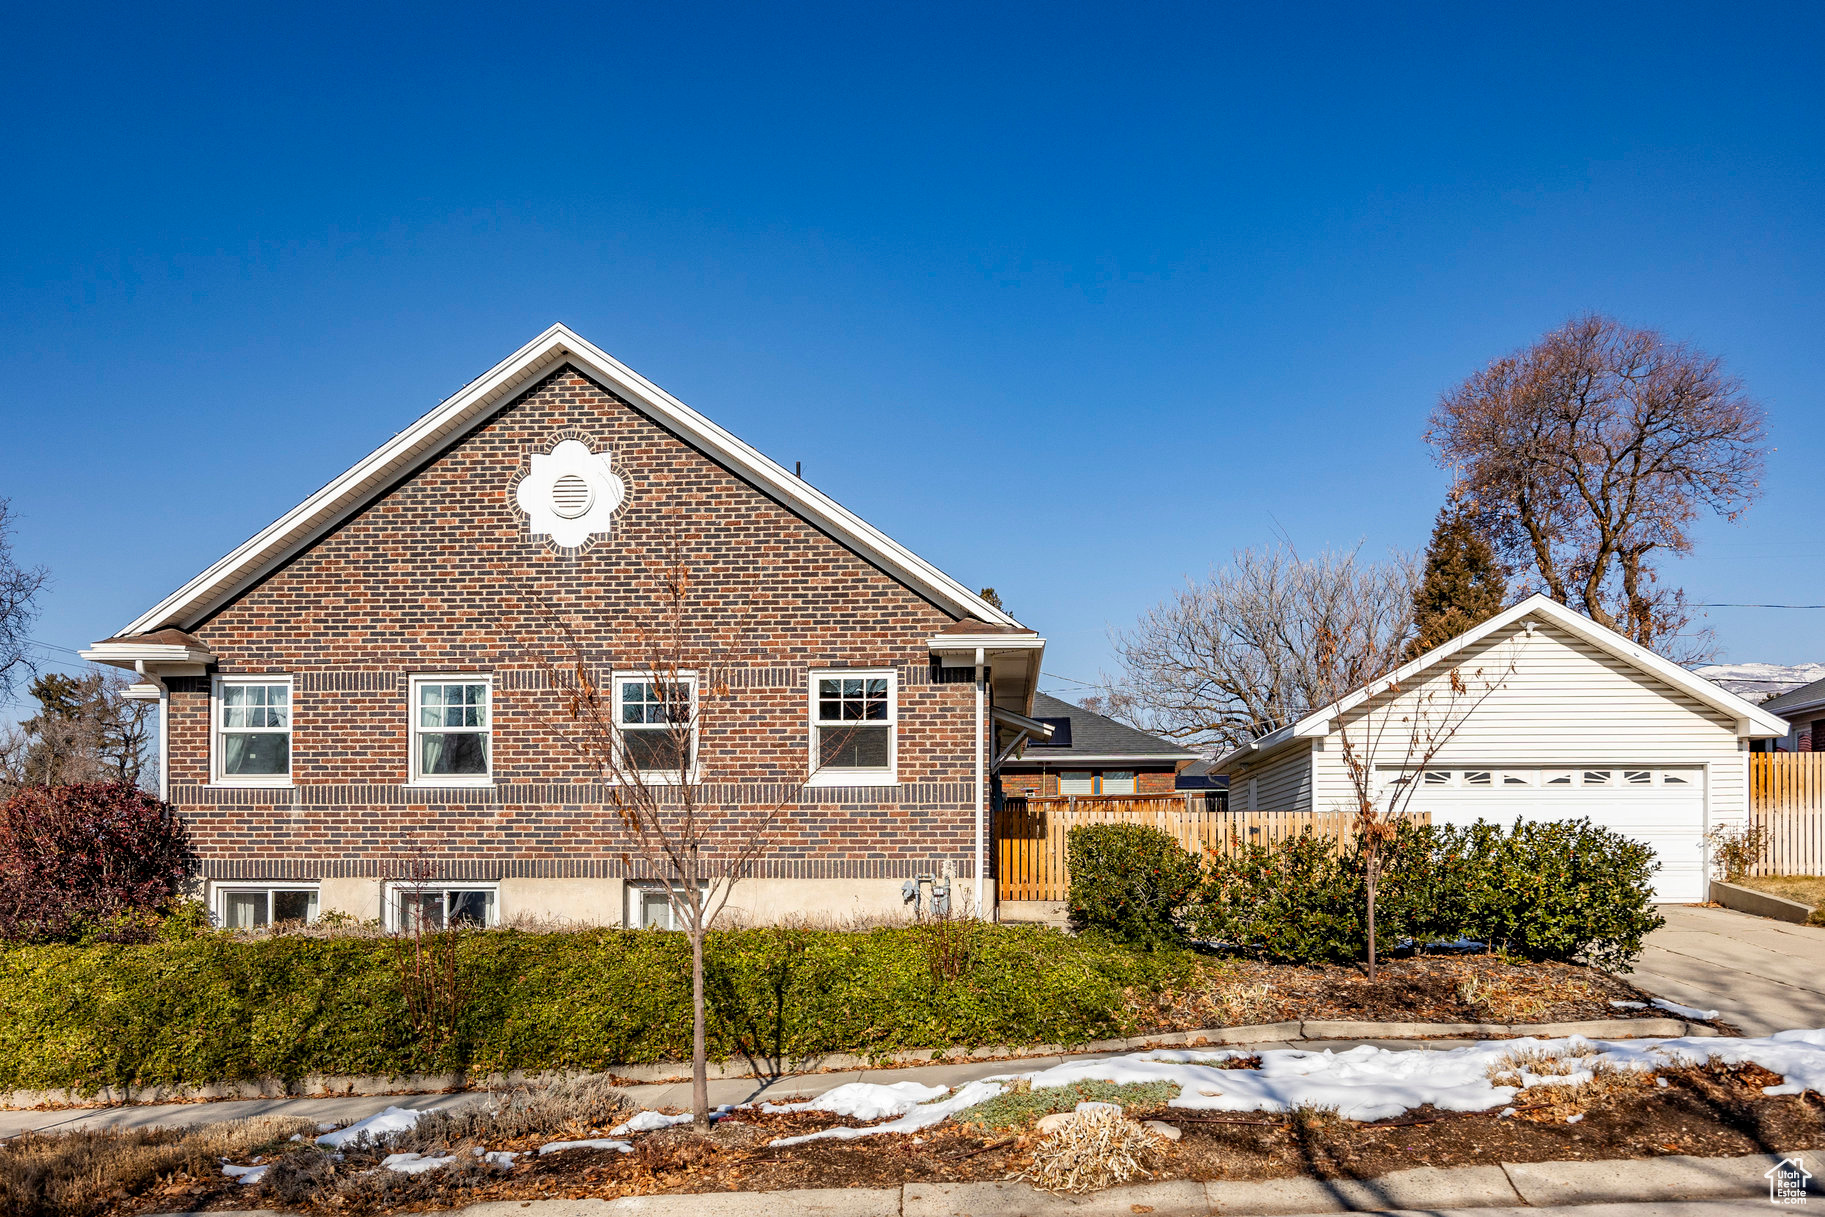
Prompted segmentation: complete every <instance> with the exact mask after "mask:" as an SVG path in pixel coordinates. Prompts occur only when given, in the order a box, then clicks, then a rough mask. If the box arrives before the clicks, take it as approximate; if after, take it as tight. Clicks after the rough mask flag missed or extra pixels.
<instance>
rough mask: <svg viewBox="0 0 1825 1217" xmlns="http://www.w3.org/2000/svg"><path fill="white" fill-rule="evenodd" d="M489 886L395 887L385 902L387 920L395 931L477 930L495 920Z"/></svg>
mask: <svg viewBox="0 0 1825 1217" xmlns="http://www.w3.org/2000/svg"><path fill="white" fill-rule="evenodd" d="M496 908H497V900H496V892H495V889H494V888H493V887H492V886H489V887H480V886H452V887H444V886H441V885H439V886H430V885H420V884H413V883H400V884H395V885H394V886H393V889H392V891H391V893H390V899H388V901H387V914H388V918H387V919H388V921H389V922H390V923H391V928H393V929H395V930H414V929H424V930H445V929H455V928H457V927H459V926H468V927H475V928H480V927H482V926H490V925H493V924H495V922H496V921H497V920H498V917H497V914H496Z"/></svg>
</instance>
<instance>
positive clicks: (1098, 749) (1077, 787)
mask: <svg viewBox="0 0 1825 1217" xmlns="http://www.w3.org/2000/svg"><path fill="white" fill-rule="evenodd" d="M1032 717H1033V718H1034V719H1036V720H1038V721H1039V722H1041V723H1044V724H1046V725H1047V726H1049V727H1051V728H1052V734H1051V736H1050V737H1049V738H1046V739H1030V740H1028V741H1027V743H1026V747H1025V750H1024V751H1023V752H1021V754H1020V755H1019V757H1018V758H1017V759H1012V758H1011V759H1009V760H1007V761H1004V762H1003V763H1002V765H1001V769H1000V775H1001V789H1002V792H1003V793H1004V794H1008V795H1072V794H1078V795H1122V794H1172V793H1173V792H1174V790H1175V789H1176V788H1177V778H1178V772H1179V770H1181V769H1183V768H1185V767H1186V766H1187V765H1190V764H1191V763H1192V762H1194V761H1196V760H1197V759H1198V756H1197V754H1196V753H1195V752H1190V751H1188V750H1187V749H1185V748H1183V747H1181V746H1180V745H1178V744H1175V743H1173V742H1172V741H1171V740H1165V739H1161V738H1160V737H1159V736H1157V735H1149V734H1147V732H1145V731H1139V730H1136V729H1135V728H1133V727H1130V726H1128V725H1127V724H1126V723H1119V722H1116V721H1115V720H1114V719H1112V718H1108V717H1105V716H1104V715H1101V714H1097V713H1095V712H1093V711H1090V710H1086V709H1084V708H1083V707H1082V706H1078V705H1073V704H1072V703H1070V702H1068V701H1064V700H1062V699H1060V698H1056V697H1052V696H1050V695H1048V694H1045V693H1035V694H1034V695H1033V704H1032Z"/></svg>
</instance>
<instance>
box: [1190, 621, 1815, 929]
mask: <svg viewBox="0 0 1825 1217" xmlns="http://www.w3.org/2000/svg"><path fill="white" fill-rule="evenodd" d="M1454 673H1455V674H1456V676H1457V679H1458V681H1459V682H1460V684H1459V689H1460V691H1458V692H1454V691H1453V685H1452V680H1453V674H1454ZM1461 690H1467V691H1461ZM1415 724H1418V726H1417V727H1416V726H1415ZM1416 731H1419V732H1428V731H1430V732H1432V733H1434V734H1435V736H1436V735H1443V736H1445V737H1446V738H1445V740H1444V742H1443V744H1442V745H1441V746H1439V747H1438V748H1437V749H1436V751H1434V752H1433V755H1432V756H1431V758H1430V760H1429V762H1428V763H1426V764H1425V766H1424V768H1423V769H1421V768H1418V767H1417V766H1416V764H1415V761H1416V754H1415V751H1414V750H1413V749H1412V748H1411V746H1410V745H1411V741H1412V740H1413V738H1414V735H1415V733H1416ZM1786 733H1787V724H1786V723H1785V722H1784V721H1782V720H1781V719H1779V718H1777V717H1775V716H1774V715H1772V714H1769V713H1768V712H1767V711H1765V710H1761V709H1759V708H1757V707H1755V706H1753V705H1751V704H1750V703H1748V702H1746V701H1744V700H1743V699H1742V698H1740V697H1737V696H1736V695H1735V694H1733V693H1730V692H1728V691H1726V690H1724V689H1721V688H1719V687H1718V686H1716V685H1714V684H1712V683H1711V682H1710V681H1708V680H1705V679H1703V678H1702V677H1698V676H1694V675H1693V674H1692V673H1690V672H1688V671H1686V670H1685V669H1684V668H1681V667H1679V666H1678V665H1677V664H1674V663H1671V662H1669V661H1667V660H1665V659H1662V658H1661V657H1660V656H1658V655H1655V654H1653V653H1651V652H1649V651H1647V650H1645V649H1643V648H1641V647H1639V646H1637V645H1635V644H1634V643H1632V642H1630V641H1629V640H1628V639H1626V638H1624V637H1622V636H1621V635H1620V634H1617V633H1615V632H1614V631H1612V630H1608V629H1605V628H1604V627H1602V626H1600V625H1598V624H1597V623H1596V622H1594V621H1591V620H1590V619H1589V618H1587V617H1584V616H1582V615H1580V614H1578V613H1575V612H1573V611H1572V610H1570V609H1568V608H1566V607H1565V606H1564V605H1562V604H1559V603H1558V602H1556V601H1553V600H1549V599H1547V598H1546V597H1544V596H1532V597H1529V598H1528V599H1526V600H1523V601H1522V602H1521V603H1519V604H1517V605H1515V606H1514V607H1512V608H1510V609H1507V610H1505V611H1503V612H1502V613H1500V614H1498V615H1497V616H1495V617H1493V618H1491V619H1490V620H1488V621H1486V622H1484V623H1483V624H1482V625H1480V626H1478V627H1476V628H1475V629H1473V630H1471V631H1469V632H1468V633H1466V634H1464V635H1462V636H1460V637H1458V638H1455V639H1453V640H1452V641H1451V642H1448V643H1446V644H1445V645H1444V646H1441V647H1438V648H1437V649H1435V650H1432V651H1429V652H1427V653H1426V654H1425V655H1422V656H1420V657H1419V658H1418V659H1416V660H1414V661H1413V662H1411V663H1409V664H1407V665H1406V666H1404V667H1402V668H1401V669H1400V670H1399V671H1397V672H1395V673H1394V674H1393V675H1391V676H1390V677H1388V678H1386V679H1383V680H1378V681H1375V682H1373V683H1372V684H1370V685H1367V686H1365V687H1364V688H1361V689H1358V690H1356V691H1355V692H1354V693H1352V694H1350V695H1349V696H1347V697H1345V698H1343V699H1341V700H1340V701H1338V702H1336V703H1334V704H1332V705H1330V706H1326V707H1324V708H1323V709H1320V710H1316V711H1314V712H1313V713H1311V714H1308V715H1306V716H1305V717H1304V718H1301V719H1300V720H1299V721H1297V722H1294V723H1291V724H1289V725H1288V726H1285V727H1282V728H1281V729H1280V730H1278V731H1275V732H1273V733H1272V734H1271V735H1266V736H1263V737H1262V738H1261V739H1258V740H1256V741H1255V742H1254V743H1253V744H1250V745H1248V746H1246V747H1244V748H1239V749H1237V750H1235V751H1234V752H1231V753H1229V754H1228V755H1226V756H1223V757H1221V758H1219V759H1218V761H1217V762H1216V764H1215V765H1214V766H1213V767H1212V771H1213V772H1215V773H1222V774H1226V775H1227V776H1228V777H1229V791H1230V806H1231V807H1232V808H1234V809H1237V810H1244V811H1314V810H1316V811H1353V810H1354V808H1355V805H1356V804H1355V795H1354V788H1353V786H1352V784H1351V782H1350V779H1349V775H1348V769H1347V768H1346V766H1345V764H1344V759H1343V749H1342V744H1343V741H1344V740H1346V739H1347V740H1348V741H1349V744H1350V746H1351V748H1352V749H1353V750H1354V752H1355V753H1356V755H1358V756H1359V757H1365V758H1367V760H1368V763H1369V764H1370V765H1371V766H1372V767H1373V770H1374V772H1375V774H1376V776H1377V778H1378V781H1379V782H1381V783H1383V784H1384V788H1385V784H1391V783H1394V782H1412V783H1414V787H1415V788H1414V793H1413V795H1412V799H1411V802H1410V803H1409V804H1408V809H1409V810H1410V811H1412V812H1415V813H1417V812H1422V811H1423V812H1427V813H1430V815H1431V817H1432V820H1433V822H1434V823H1440V824H1470V823H1474V822H1475V821H1477V820H1479V819H1482V820H1490V821H1493V822H1495V823H1500V824H1512V823H1513V822H1514V821H1515V819H1516V818H1526V819H1545V820H1557V819H1577V818H1580V817H1583V818H1588V819H1589V820H1591V821H1592V822H1593V823H1597V824H1601V825H1604V826H1606V827H1608V828H1611V829H1614V830H1615V831H1617V832H1619V833H1622V834H1624V835H1626V836H1630V837H1634V838H1635V839H1637V840H1640V841H1644V842H1646V843H1647V844H1649V845H1651V846H1653V847H1654V850H1655V852H1656V854H1657V855H1658V857H1659V859H1660V870H1659V871H1658V872H1657V873H1656V875H1655V890H1656V894H1657V896H1658V898H1659V899H1660V900H1662V901H1665V902H1670V903H1671V902H1681V901H1699V900H1703V899H1704V898H1705V890H1706V878H1707V875H1708V873H1709V865H1708V863H1709V859H1708V858H1707V856H1706V846H1705V834H1706V833H1707V832H1708V831H1709V830H1710V829H1711V827H1712V826H1714V825H1718V824H1740V823H1742V822H1743V820H1744V819H1745V817H1746V816H1747V814H1748V799H1749V760H1748V757H1749V752H1748V748H1749V741H1750V740H1752V739H1769V738H1774V737H1776V736H1782V735H1785V734H1786ZM1426 750H1427V749H1421V750H1420V753H1421V754H1423V752H1424V751H1426Z"/></svg>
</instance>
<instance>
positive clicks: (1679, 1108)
mask: <svg viewBox="0 0 1825 1217" xmlns="http://www.w3.org/2000/svg"><path fill="white" fill-rule="evenodd" d="M1660 1076H1661V1077H1662V1078H1664V1079H1666V1081H1667V1083H1668V1085H1667V1086H1666V1087H1665V1088H1660V1087H1658V1086H1657V1085H1654V1084H1653V1083H1652V1080H1651V1079H1650V1078H1641V1079H1636V1080H1632V1081H1627V1082H1624V1083H1622V1084H1618V1085H1615V1086H1613V1087H1611V1088H1608V1089H1606V1090H1604V1091H1603V1092H1602V1093H1600V1094H1598V1095H1596V1096H1595V1097H1594V1098H1592V1097H1587V1098H1586V1099H1585V1100H1584V1101H1583V1102H1582V1103H1581V1104H1580V1105H1579V1106H1578V1108H1577V1110H1578V1111H1579V1112H1582V1114H1583V1118H1582V1119H1580V1120H1579V1121H1577V1122H1575V1123H1568V1122H1566V1120H1565V1115H1566V1114H1567V1112H1568V1111H1569V1110H1570V1109H1569V1108H1567V1107H1565V1106H1563V1102H1562V1100H1560V1099H1559V1098H1558V1096H1556V1095H1547V1096H1544V1098H1543V1099H1536V1100H1533V1101H1534V1102H1535V1105H1534V1106H1522V1107H1521V1109H1520V1114H1519V1115H1517V1116H1512V1117H1508V1118H1503V1117H1501V1116H1499V1115H1498V1114H1496V1113H1495V1112H1489V1113H1471V1114H1462V1113H1449V1112H1436V1111H1431V1110H1429V1109H1424V1108H1422V1109H1420V1110H1418V1111H1415V1112H1411V1113H1409V1114H1408V1115H1407V1116H1405V1117H1402V1118H1400V1119H1396V1120H1388V1121H1382V1122H1379V1123H1374V1124H1359V1123H1353V1122H1349V1121H1344V1120H1340V1119H1337V1118H1336V1117H1335V1116H1327V1115H1325V1114H1323V1113H1301V1114H1297V1115H1295V1116H1270V1115H1263V1114H1253V1115H1243V1114H1229V1113H1217V1112H1201V1113H1191V1112H1183V1111H1178V1110H1176V1109H1171V1108H1162V1109H1161V1110H1160V1111H1158V1112H1157V1113H1154V1114H1156V1115H1157V1116H1158V1117H1159V1118H1162V1119H1165V1120H1168V1121H1170V1122H1172V1123H1174V1124H1176V1125H1177V1126H1178V1127H1179V1128H1181V1129H1182V1130H1183V1134H1184V1135H1183V1138H1182V1139H1181V1140H1180V1141H1179V1142H1178V1143H1177V1145H1176V1146H1174V1147H1173V1148H1172V1149H1171V1151H1170V1152H1169V1153H1168V1154H1167V1156H1166V1158H1165V1159H1164V1160H1163V1161H1162V1163H1161V1164H1160V1170H1159V1171H1158V1173H1157V1175H1156V1177H1157V1178H1161V1179H1194V1180H1217V1179H1270V1178H1281V1177H1288V1176H1298V1175H1304V1176H1313V1177H1317V1178H1321V1179H1343V1178H1369V1177H1373V1176H1376V1175H1381V1174H1385V1173H1388V1172H1390V1171H1397V1170H1405V1169H1408V1168H1411V1167H1416V1166H1435V1167H1451V1166H1467V1165H1484V1164H1488V1163H1491V1162H1498V1161H1507V1162H1541V1161H1564V1160H1577V1159H1613V1158H1653V1157H1659V1156H1663V1155H1669V1154H1692V1155H1701V1156H1716V1157H1722V1156H1731V1155H1741V1154H1750V1153H1761V1152H1767V1151H1770V1150H1775V1149H1779V1150H1783V1151H1785V1150H1793V1149H1821V1148H1825V1102H1821V1100H1820V1097H1819V1096H1818V1095H1816V1094H1806V1095H1800V1096H1780V1097H1770V1096H1768V1095H1765V1094H1763V1093H1762V1089H1761V1088H1762V1087H1763V1086H1765V1085H1769V1084H1771V1083H1772V1082H1774V1081H1777V1080H1778V1078H1777V1076H1776V1075H1773V1074H1770V1073H1768V1072H1767V1071H1766V1070H1764V1069H1761V1068H1760V1067H1758V1066H1754V1065H1747V1066H1740V1067H1725V1066H1722V1065H1717V1064H1712V1065H1708V1066H1704V1067H1700V1068H1692V1069H1682V1070H1663V1071H1661V1073H1660ZM1529 1099H1533V1094H1532V1092H1530V1094H1529V1095H1528V1096H1524V1098H1523V1102H1526V1101H1527V1100H1529ZM1553 1103H1561V1105H1560V1106H1551V1105H1550V1104H1553ZM1133 1114H1136V1115H1145V1114H1147V1113H1133ZM840 1123H845V1121H842V1120H837V1119H833V1118H831V1117H829V1116H826V1115H821V1114H817V1113H790V1114H776V1115H767V1114H763V1113H759V1112H754V1113H747V1112H744V1113H742V1114H741V1115H740V1116H739V1117H738V1118H734V1119H730V1120H726V1121H724V1122H722V1123H720V1124H719V1125H717V1127H716V1128H715V1130H714V1131H713V1132H712V1133H711V1134H710V1135H708V1136H703V1135H700V1134H698V1133H696V1132H695V1131H694V1130H692V1129H691V1128H689V1127H688V1126H687V1127H682V1128H673V1129H666V1130H663V1131H660V1132H656V1133H650V1134H647V1135H645V1136H644V1137H640V1138H638V1139H637V1151H636V1152H635V1153H632V1154H620V1153H616V1152H613V1151H594V1150H579V1151H571V1152H567V1153H561V1154H554V1155H551V1156H549V1157H546V1158H531V1159H525V1160H523V1162H522V1165H521V1166H520V1167H518V1168H516V1169H515V1171H514V1172H513V1174H512V1175H511V1176H507V1177H503V1178H498V1179H494V1180H490V1181H487V1182H484V1183H481V1184H480V1185H479V1186H472V1187H465V1188H462V1189H460V1190H459V1189H454V1188H449V1187H447V1186H443V1185H440V1184H439V1183H438V1181H437V1176H436V1174H435V1173H432V1174H429V1175H425V1176H419V1177H418V1179H419V1182H418V1183H417V1184H416V1185H415V1186H414V1189H413V1192H412V1195H411V1197H410V1198H409V1200H407V1199H404V1198H400V1202H399V1203H397V1204H389V1205H387V1206H384V1207H377V1208H367V1209H362V1208H359V1207H357V1208H350V1207H348V1206H347V1204H346V1202H342V1203H340V1204H337V1205H335V1206H333V1207H332V1206H330V1205H325V1206H322V1207H320V1208H318V1209H317V1210H316V1211H323V1212H330V1211H335V1212H344V1213H356V1212H393V1211H407V1210H415V1209H435V1208H448V1207H455V1206H459V1205H464V1204H473V1203H477V1202H480V1201H486V1200H508V1201H526V1200H533V1199H544V1198H553V1197H568V1198H585V1197H614V1196H620V1195H630V1194H636V1193H692V1192H720V1191H731V1190H744V1191H762V1190H772V1189H778V1188H808V1187H892V1186H897V1185H900V1184H903V1183H915V1182H935V1181H948V1182H965V1181H972V1180H974V1181H987V1180H1000V1179H1006V1178H1008V1177H1009V1176H1010V1175H1013V1174H1017V1173H1019V1172H1020V1171H1021V1170H1023V1169H1024V1168H1025V1167H1026V1166H1027V1165H1029V1164H1030V1162H1031V1151H1032V1149H1033V1146H1034V1145H1035V1144H1036V1137H1035V1136H1034V1134H1033V1133H1032V1132H1031V1130H1028V1131H1027V1132H1026V1133H1024V1134H1019V1135H1008V1134H995V1133H986V1134H985V1133H980V1132H975V1131H971V1130H966V1129H963V1128H959V1127H956V1126H953V1125H940V1126H939V1127H937V1128H935V1129H932V1130H928V1131H927V1132H926V1133H925V1134H923V1135H920V1136H906V1135H897V1134H896V1135H881V1136H876V1137H868V1138H863V1139H860V1140H856V1141H848V1142H844V1141H815V1142H810V1143H808V1144H805V1145H800V1146H793V1147H789V1148H784V1149H775V1148H771V1147H769V1146H768V1145H767V1142H768V1141H770V1140H771V1139H773V1138H775V1137H779V1136H789V1135H793V1134H796V1133H802V1132H808V1131H813V1130H815V1129H818V1128H825V1127H829V1126H830V1125H832V1124H840ZM511 1148H522V1147H518V1146H514V1147H511ZM525 1148H530V1146H528V1147H525ZM249 1192H250V1189H245V1188H240V1187H237V1186H235V1185H233V1184H229V1183H226V1182H225V1181H222V1180H213V1179H211V1180H191V1179H177V1180H172V1181H170V1183H169V1184H168V1185H167V1186H166V1187H165V1188H163V1189H161V1191H160V1192H159V1193H158V1194H157V1195H148V1196H142V1197H139V1198H136V1199H135V1200H132V1201H126V1202H123V1203H122V1204H121V1205H120V1207H118V1208H117V1209H116V1210H114V1211H116V1212H119V1213H122V1214H148V1213H153V1212H161V1211H165V1212H168V1211H171V1210H172V1209H173V1208H188V1209H193V1210H208V1209H232V1208H245V1207H247V1206H248V1205H249V1204H250V1203H269V1201H263V1200H262V1199H261V1198H260V1197H257V1196H253V1195H250V1194H249Z"/></svg>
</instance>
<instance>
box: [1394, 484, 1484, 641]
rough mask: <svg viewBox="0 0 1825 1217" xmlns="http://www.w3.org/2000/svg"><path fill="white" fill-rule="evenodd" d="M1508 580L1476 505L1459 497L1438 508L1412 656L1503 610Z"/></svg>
mask: <svg viewBox="0 0 1825 1217" xmlns="http://www.w3.org/2000/svg"><path fill="white" fill-rule="evenodd" d="M1507 596H1508V580H1507V577H1506V572H1505V571H1504V570H1503V569H1502V564H1501V563H1500V562H1499V561H1498V560H1497V559H1496V556H1495V547H1494V546H1492V545H1491V544H1490V543H1489V538H1488V536H1487V535H1486V534H1485V533H1484V531H1483V529H1482V528H1481V527H1480V525H1479V521H1478V519H1477V512H1476V508H1475V504H1474V503H1473V502H1471V501H1470V500H1468V499H1454V500H1453V501H1452V502H1449V503H1447V504H1445V506H1443V507H1442V508H1440V509H1439V513H1438V521H1437V523H1435V524H1434V525H1433V526H1432V543H1431V544H1430V545H1428V546H1427V547H1426V568H1425V571H1424V572H1423V573H1422V574H1421V577H1420V584H1419V587H1418V588H1417V589H1416V590H1415V591H1414V593H1413V624H1414V627H1415V628H1416V630H1417V631H1418V632H1417V633H1416V634H1415V635H1414V638H1413V641H1412V642H1410V643H1408V644H1407V657H1408V658H1409V659H1411V658H1413V657H1414V656H1416V655H1421V654H1423V653H1425V652H1427V651H1430V650H1431V649H1432V648H1433V647H1435V646H1438V645H1440V644H1441V643H1446V642H1449V641H1451V640H1452V639H1453V638H1456V637H1457V636H1458V635H1459V634H1462V633H1463V632H1464V631H1465V630H1468V629H1470V628H1471V627H1472V626H1476V625H1480V624H1481V623H1483V622H1485V621H1487V620H1489V619H1490V618H1491V617H1493V616H1495V615H1496V614H1497V613H1499V612H1501V611H1502V602H1503V600H1505V599H1506V598H1507Z"/></svg>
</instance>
